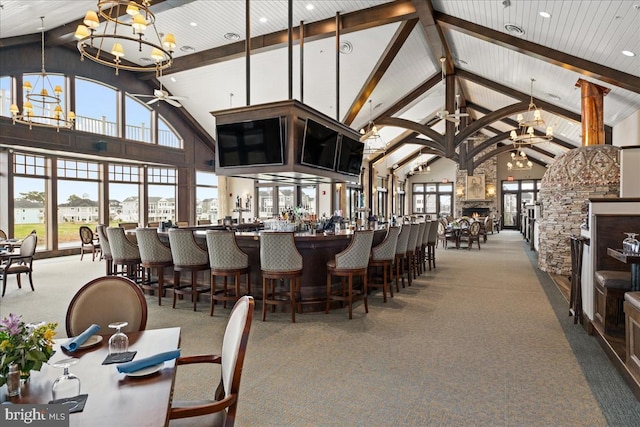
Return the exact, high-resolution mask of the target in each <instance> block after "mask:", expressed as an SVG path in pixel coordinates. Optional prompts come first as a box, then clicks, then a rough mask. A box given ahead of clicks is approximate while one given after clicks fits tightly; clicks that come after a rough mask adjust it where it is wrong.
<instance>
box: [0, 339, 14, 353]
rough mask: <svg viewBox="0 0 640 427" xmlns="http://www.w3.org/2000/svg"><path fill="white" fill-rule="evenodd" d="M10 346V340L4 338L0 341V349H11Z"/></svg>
mask: <svg viewBox="0 0 640 427" xmlns="http://www.w3.org/2000/svg"><path fill="white" fill-rule="evenodd" d="M11 347H12V345H11V341H9V340H4V341H2V342H0V350H2V351H8V350H11Z"/></svg>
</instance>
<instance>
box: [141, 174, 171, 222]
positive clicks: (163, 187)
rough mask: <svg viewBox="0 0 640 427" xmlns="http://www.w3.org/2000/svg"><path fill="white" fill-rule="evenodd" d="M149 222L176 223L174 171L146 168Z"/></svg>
mask: <svg viewBox="0 0 640 427" xmlns="http://www.w3.org/2000/svg"><path fill="white" fill-rule="evenodd" d="M147 181H148V182H149V186H148V197H147V198H148V202H149V209H148V212H147V215H148V218H149V222H160V221H169V220H171V221H173V222H175V221H176V184H177V180H176V170H175V169H169V168H158V167H149V168H147Z"/></svg>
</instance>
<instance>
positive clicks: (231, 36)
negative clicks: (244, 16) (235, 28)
mask: <svg viewBox="0 0 640 427" xmlns="http://www.w3.org/2000/svg"><path fill="white" fill-rule="evenodd" d="M224 38H225V39H227V40H231V41H233V42H237V41H238V40H240V34H236V33H227V34H225V35H224Z"/></svg>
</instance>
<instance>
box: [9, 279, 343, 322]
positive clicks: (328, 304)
mask: <svg viewBox="0 0 640 427" xmlns="http://www.w3.org/2000/svg"><path fill="white" fill-rule="evenodd" d="M5 280H6V278H5ZM330 306H331V272H327V304H326V307H325V313H326V314H329V307H330Z"/></svg>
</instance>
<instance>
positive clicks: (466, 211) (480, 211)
mask: <svg viewBox="0 0 640 427" xmlns="http://www.w3.org/2000/svg"><path fill="white" fill-rule="evenodd" d="M476 214H477V215H478V216H489V215H490V214H491V209H489V208H480V207H468V208H467V207H463V208H462V216H468V217H472V216H474V215H476Z"/></svg>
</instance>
